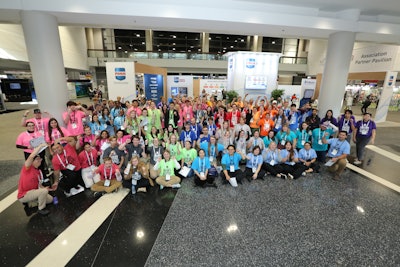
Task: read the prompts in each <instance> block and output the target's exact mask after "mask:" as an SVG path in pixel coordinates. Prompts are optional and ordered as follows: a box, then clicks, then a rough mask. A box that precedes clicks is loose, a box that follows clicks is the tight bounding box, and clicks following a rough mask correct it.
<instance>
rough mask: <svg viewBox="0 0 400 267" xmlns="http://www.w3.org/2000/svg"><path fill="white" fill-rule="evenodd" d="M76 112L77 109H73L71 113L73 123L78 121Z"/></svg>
mask: <svg viewBox="0 0 400 267" xmlns="http://www.w3.org/2000/svg"><path fill="white" fill-rule="evenodd" d="M75 112H76V111H75V110H74V111H72V113H71V114H70V115H69V118H70V120H71V122H72V123H75V122H76V117H75Z"/></svg>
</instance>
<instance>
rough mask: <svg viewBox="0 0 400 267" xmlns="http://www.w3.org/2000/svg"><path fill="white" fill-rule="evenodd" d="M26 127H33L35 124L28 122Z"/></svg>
mask: <svg viewBox="0 0 400 267" xmlns="http://www.w3.org/2000/svg"><path fill="white" fill-rule="evenodd" d="M26 127H35V124H28V125H26Z"/></svg>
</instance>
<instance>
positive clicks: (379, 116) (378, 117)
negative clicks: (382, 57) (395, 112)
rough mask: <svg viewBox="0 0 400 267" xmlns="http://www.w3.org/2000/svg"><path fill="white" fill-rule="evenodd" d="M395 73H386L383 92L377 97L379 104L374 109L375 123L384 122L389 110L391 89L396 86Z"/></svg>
mask: <svg viewBox="0 0 400 267" xmlns="http://www.w3.org/2000/svg"><path fill="white" fill-rule="evenodd" d="M396 78H397V72H394V71H388V72H387V73H386V78H385V82H384V84H383V90H382V93H381V95H380V97H379V104H378V107H377V109H376V114H375V122H384V121H386V116H387V113H388V110H389V106H390V101H391V99H392V95H393V88H394V86H395V84H396Z"/></svg>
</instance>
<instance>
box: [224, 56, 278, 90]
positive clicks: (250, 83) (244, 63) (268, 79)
mask: <svg viewBox="0 0 400 267" xmlns="http://www.w3.org/2000/svg"><path fill="white" fill-rule="evenodd" d="M280 56H281V54H280V53H260V52H233V53H228V71H227V73H228V90H235V91H237V92H238V93H239V95H241V96H244V95H245V94H246V93H248V94H249V96H250V98H251V96H252V95H253V96H254V97H255V96H258V95H270V94H271V91H272V90H274V89H276V88H277V85H278V82H277V78H278V67H279V58H280ZM254 97H253V98H254Z"/></svg>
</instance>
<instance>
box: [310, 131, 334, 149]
mask: <svg viewBox="0 0 400 267" xmlns="http://www.w3.org/2000/svg"><path fill="white" fill-rule="evenodd" d="M325 133H329V135H328V136H325V139H327V140H328V139H329V137H330V136H331V135H332V134H333V133H334V131H333V130H332V129H330V128H328V129H326V130H325V131H322V130H321V128H316V129H314V130H313V131H312V144H311V146H312V148H314V149H315V151H327V150H328V144H324V143H322V137H323V136H324V134H325Z"/></svg>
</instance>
